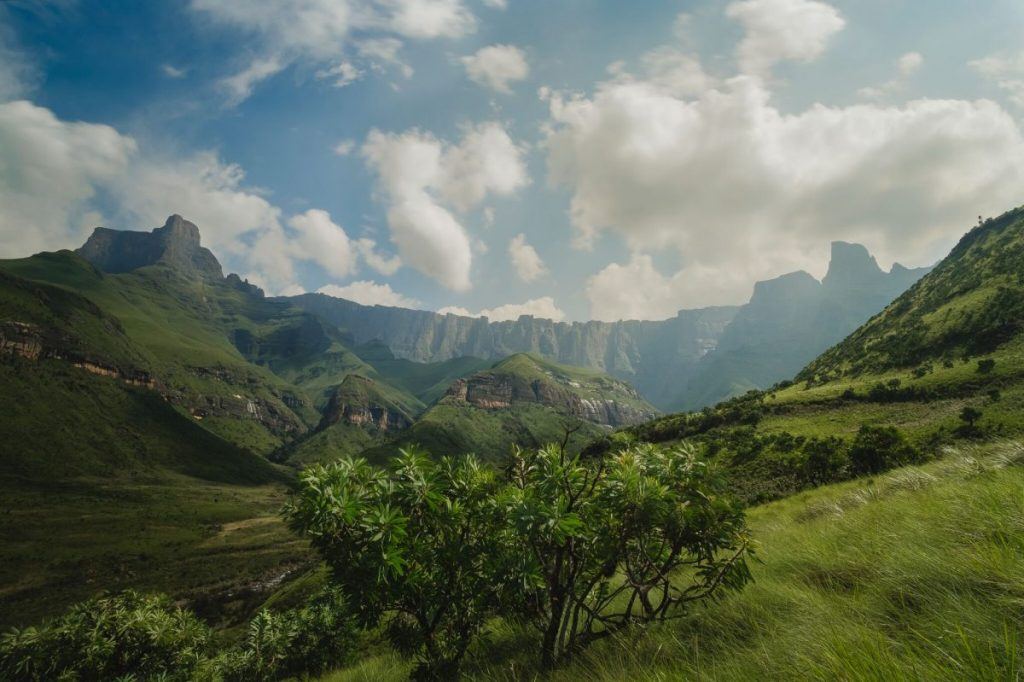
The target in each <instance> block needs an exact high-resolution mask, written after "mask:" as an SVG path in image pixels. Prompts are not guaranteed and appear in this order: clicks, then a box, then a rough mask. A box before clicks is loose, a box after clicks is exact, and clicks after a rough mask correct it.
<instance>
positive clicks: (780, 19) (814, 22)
mask: <svg viewBox="0 0 1024 682" xmlns="http://www.w3.org/2000/svg"><path fill="white" fill-rule="evenodd" d="M726 15H727V16H728V17H729V18H731V19H735V20H736V21H738V22H739V23H740V24H741V25H742V26H743V30H744V36H743V40H742V41H741V42H740V44H739V47H738V48H737V52H736V56H737V59H738V60H739V65H740V69H741V70H742V71H743V72H744V73H751V74H766V73H768V72H769V71H770V70H771V68H772V66H774V65H775V64H777V63H778V62H781V61H787V60H792V61H800V62H809V61H813V60H814V59H817V58H818V57H819V56H821V54H822V53H823V52H824V51H825V48H826V47H827V46H828V41H829V39H830V38H831V37H832V36H833V35H835V34H836V33H838V32H839V31H841V30H842V28H843V26H844V25H845V23H846V22H845V21H844V19H843V17H842V15H841V14H840V13H839V11H838V10H836V9H835V8H834V7H832V6H831V5H828V4H825V3H824V2H818V0H741V1H740V2H733V3H731V4H729V6H728V7H727V8H726Z"/></svg>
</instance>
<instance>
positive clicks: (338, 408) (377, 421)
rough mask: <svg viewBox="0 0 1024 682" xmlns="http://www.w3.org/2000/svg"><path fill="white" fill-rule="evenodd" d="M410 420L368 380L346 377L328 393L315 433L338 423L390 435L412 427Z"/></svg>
mask: <svg viewBox="0 0 1024 682" xmlns="http://www.w3.org/2000/svg"><path fill="white" fill-rule="evenodd" d="M412 422H413V418H412V415H410V414H409V413H408V412H407V411H406V410H405V409H403V408H402V406H400V405H398V404H396V403H395V402H394V401H392V400H391V399H389V398H388V397H387V396H385V395H384V394H383V392H382V391H381V390H380V388H379V387H378V386H377V383H376V382H374V381H373V380H372V379H367V378H366V377H362V376H359V375H358V374H350V375H349V376H347V377H345V380H344V381H343V382H342V383H341V385H339V386H338V387H337V388H335V389H334V390H333V391H332V392H331V397H330V399H329V400H328V402H327V407H326V408H325V409H324V412H323V418H322V419H321V420H320V425H319V426H317V430H318V431H322V430H324V429H327V428H329V427H330V426H332V425H334V424H338V423H345V424H352V425H355V426H361V427H363V428H365V429H369V430H372V431H379V432H385V433H386V432H391V431H400V430H402V429H407V428H409V427H410V426H412Z"/></svg>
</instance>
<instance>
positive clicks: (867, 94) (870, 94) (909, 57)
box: [857, 52, 924, 99]
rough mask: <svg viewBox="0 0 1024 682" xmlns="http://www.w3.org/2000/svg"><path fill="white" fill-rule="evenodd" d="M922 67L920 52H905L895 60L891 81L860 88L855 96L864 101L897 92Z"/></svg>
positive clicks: (922, 60)
mask: <svg viewBox="0 0 1024 682" xmlns="http://www.w3.org/2000/svg"><path fill="white" fill-rule="evenodd" d="M923 65H924V57H923V56H922V55H921V53H920V52H907V53H906V54H904V55H903V56H901V57H900V58H899V59H897V60H896V64H895V66H896V74H895V75H894V76H893V77H892V78H891V79H889V80H888V81H886V82H885V83H883V84H882V85H878V86H870V87H866V88H861V89H860V90H858V91H857V94H859V95H860V96H861V97H863V98H865V99H880V98H882V97H884V96H885V95H888V94H891V93H894V92H898V91H899V90H902V89H903V88H904V87H905V86H906V84H907V80H908V79H909V78H910V77H911V76H913V75H914V74H915V73H917V72H918V71H919V70H920V69H921V67H922V66H923Z"/></svg>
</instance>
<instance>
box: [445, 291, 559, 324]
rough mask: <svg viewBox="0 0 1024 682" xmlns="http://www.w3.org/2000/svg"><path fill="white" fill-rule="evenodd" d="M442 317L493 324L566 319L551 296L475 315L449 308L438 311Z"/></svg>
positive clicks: (461, 309)
mask: <svg viewBox="0 0 1024 682" xmlns="http://www.w3.org/2000/svg"><path fill="white" fill-rule="evenodd" d="M437 312H438V313H439V314H441V315H448V314H451V315H462V316H463V317H486V318H487V319H489V320H490V321H491V322H505V321H508V320H518V319H519V317H520V316H521V315H532V316H533V317H536V318H540V319H545V320H553V321H555V322H561V321H562V320H564V319H565V313H564V312H563V311H562V310H561V309H560V308H559V307H558V306H557V305H555V299H553V298H552V297H550V296H542V297H541V298H533V299H530V300H529V301H526V302H524V303H507V304H505V305H500V306H497V307H496V308H485V309H483V310H481V311H480V312H477V313H473V312H470V311H469V310H467V309H466V308H461V307H459V306H447V307H444V308H441V309H440V310H438V311H437Z"/></svg>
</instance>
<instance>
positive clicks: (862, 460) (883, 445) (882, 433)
mask: <svg viewBox="0 0 1024 682" xmlns="http://www.w3.org/2000/svg"><path fill="white" fill-rule="evenodd" d="M920 460H921V453H920V452H918V450H917V449H916V448H914V446H912V445H911V444H910V443H908V442H907V440H906V438H905V437H904V436H903V434H902V433H900V432H899V431H898V430H897V429H896V428H895V427H892V426H869V425H866V424H865V425H864V426H861V427H860V430H859V431H857V436H856V438H854V439H853V443H852V444H851V446H850V468H851V471H852V472H853V474H854V475H857V476H863V475H866V474H878V473H881V472H883V471H885V470H886V469H891V468H893V467H897V466H903V465H904V464H911V463H913V462H918V461H920Z"/></svg>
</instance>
